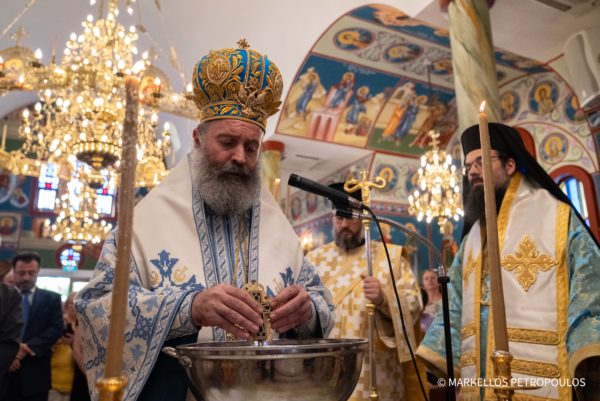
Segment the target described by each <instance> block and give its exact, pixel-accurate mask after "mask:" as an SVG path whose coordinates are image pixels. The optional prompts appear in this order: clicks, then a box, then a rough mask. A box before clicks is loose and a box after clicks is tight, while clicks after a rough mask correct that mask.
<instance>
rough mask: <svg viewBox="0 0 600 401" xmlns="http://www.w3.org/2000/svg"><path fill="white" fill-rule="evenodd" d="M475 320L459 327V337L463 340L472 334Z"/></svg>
mask: <svg viewBox="0 0 600 401" xmlns="http://www.w3.org/2000/svg"><path fill="white" fill-rule="evenodd" d="M476 330H477V329H476V327H475V322H474V321H473V320H471V321H470V322H469V323H467V324H465V325H464V326H463V327H462V329H460V338H461V340H464V339H465V338H467V337H470V336H474V335H475V332H476Z"/></svg>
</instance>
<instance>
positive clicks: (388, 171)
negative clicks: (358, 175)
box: [375, 163, 398, 192]
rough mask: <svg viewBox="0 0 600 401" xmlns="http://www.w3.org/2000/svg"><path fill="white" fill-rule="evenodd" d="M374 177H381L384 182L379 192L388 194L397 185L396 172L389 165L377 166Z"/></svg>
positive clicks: (394, 168) (393, 167)
mask: <svg viewBox="0 0 600 401" xmlns="http://www.w3.org/2000/svg"><path fill="white" fill-rule="evenodd" d="M375 176H376V177H382V178H383V179H384V180H385V182H386V184H385V187H383V188H381V189H379V191H382V192H389V191H391V190H393V189H394V188H395V187H396V185H398V170H397V169H396V167H395V166H393V165H391V164H387V163H382V164H380V165H379V166H377V168H376V169H375Z"/></svg>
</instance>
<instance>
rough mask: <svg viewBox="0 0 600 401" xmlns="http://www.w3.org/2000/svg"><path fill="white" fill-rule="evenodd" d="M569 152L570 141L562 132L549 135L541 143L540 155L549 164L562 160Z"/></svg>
mask: <svg viewBox="0 0 600 401" xmlns="http://www.w3.org/2000/svg"><path fill="white" fill-rule="evenodd" d="M568 152H569V141H568V139H567V137H566V136H565V135H564V134H562V133H560V132H553V133H551V134H550V135H547V136H546V137H545V138H544V139H543V140H542V143H541V144H540V156H541V158H542V160H543V161H544V162H545V163H547V164H556V163H558V162H560V161H562V160H563V159H564V158H565V156H566V155H567V153H568Z"/></svg>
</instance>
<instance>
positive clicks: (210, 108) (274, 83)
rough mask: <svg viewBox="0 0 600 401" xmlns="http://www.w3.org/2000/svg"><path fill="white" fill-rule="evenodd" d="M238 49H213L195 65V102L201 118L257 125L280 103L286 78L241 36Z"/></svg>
mask: <svg viewBox="0 0 600 401" xmlns="http://www.w3.org/2000/svg"><path fill="white" fill-rule="evenodd" d="M238 45H239V47H240V48H238V49H233V48H229V49H220V50H211V51H210V52H209V53H208V55H206V56H204V57H202V59H201V60H200V61H199V62H198V63H197V64H196V66H195V67H194V72H193V76H192V82H193V85H194V102H195V103H196V106H197V107H198V108H199V109H200V121H211V120H217V119H222V118H232V119H237V120H243V121H247V122H250V123H253V124H256V125H258V126H259V127H261V128H262V129H263V131H264V129H265V126H266V124H267V118H268V117H269V116H271V115H273V114H275V113H276V112H277V110H278V109H279V106H280V105H281V100H280V99H281V93H282V91H283V79H282V77H281V73H280V72H279V68H277V66H276V65H275V63H273V62H272V61H271V60H269V59H268V58H267V57H266V56H263V55H262V54H260V53H258V52H257V51H255V50H251V49H249V46H248V43H247V42H246V41H245V40H244V39H242V40H240V41H239V42H238Z"/></svg>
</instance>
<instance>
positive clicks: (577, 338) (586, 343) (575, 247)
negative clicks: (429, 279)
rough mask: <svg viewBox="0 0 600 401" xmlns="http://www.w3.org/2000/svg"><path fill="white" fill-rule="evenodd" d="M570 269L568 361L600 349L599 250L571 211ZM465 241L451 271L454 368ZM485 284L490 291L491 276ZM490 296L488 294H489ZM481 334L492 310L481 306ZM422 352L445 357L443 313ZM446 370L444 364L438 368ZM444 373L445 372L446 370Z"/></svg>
mask: <svg viewBox="0 0 600 401" xmlns="http://www.w3.org/2000/svg"><path fill="white" fill-rule="evenodd" d="M566 252H567V266H568V269H569V272H568V277H569V299H570V302H569V306H568V331H567V338H566V345H567V351H568V354H569V358H571V357H572V355H573V354H574V353H575V352H576V351H578V350H583V349H584V348H586V347H588V348H595V347H598V346H600V250H599V249H598V247H597V246H596V244H595V243H594V240H593V239H592V238H591V237H590V234H589V232H588V231H587V230H586V229H585V227H584V226H583V224H582V223H581V221H580V220H579V219H578V218H577V217H576V216H575V214H574V213H573V211H571V214H570V217H569V230H568V239H567V248H566ZM463 253H464V242H463V243H462V244H461V246H460V249H459V251H458V253H457V254H456V257H455V259H454V262H453V263H452V266H451V267H450V268H449V273H448V274H449V276H450V283H449V284H448V298H449V309H450V324H451V333H452V334H451V337H452V356H453V359H454V368H455V370H457V369H458V367H459V366H460V357H461V354H460V346H461V321H462V320H461V315H462V302H463V299H462V277H463V274H462V266H463ZM486 283H487V286H488V288H490V283H489V275H488V276H487V277H486ZM488 297H489V294H488ZM480 312H481V313H480V316H481V319H480V322H481V332H482V333H486V332H487V326H488V316H489V308H488V306H486V305H481V311H480ZM480 346H481V354H480V355H481V357H482V358H485V355H486V348H487V344H486V336H484V335H483V336H481V342H480ZM419 348H420V349H426V351H427V353H429V354H430V355H432V353H433V354H435V355H437V360H438V361H442V360H445V358H446V351H445V345H444V322H443V317H442V311H441V310H440V311H439V312H438V314H437V315H436V317H435V319H434V321H433V323H432V324H431V326H430V327H429V329H428V330H427V333H426V334H425V338H424V339H423V341H422V342H421V345H420V347H419ZM480 366H481V371H480V375H481V376H480V377H486V376H485V374H486V372H485V366H486V364H485V363H483V362H482V363H481V365H480ZM436 367H438V368H440V369H441V368H445V365H444V366H443V367H442V366H437V365H436ZM443 370H444V371H445V369H443Z"/></svg>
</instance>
